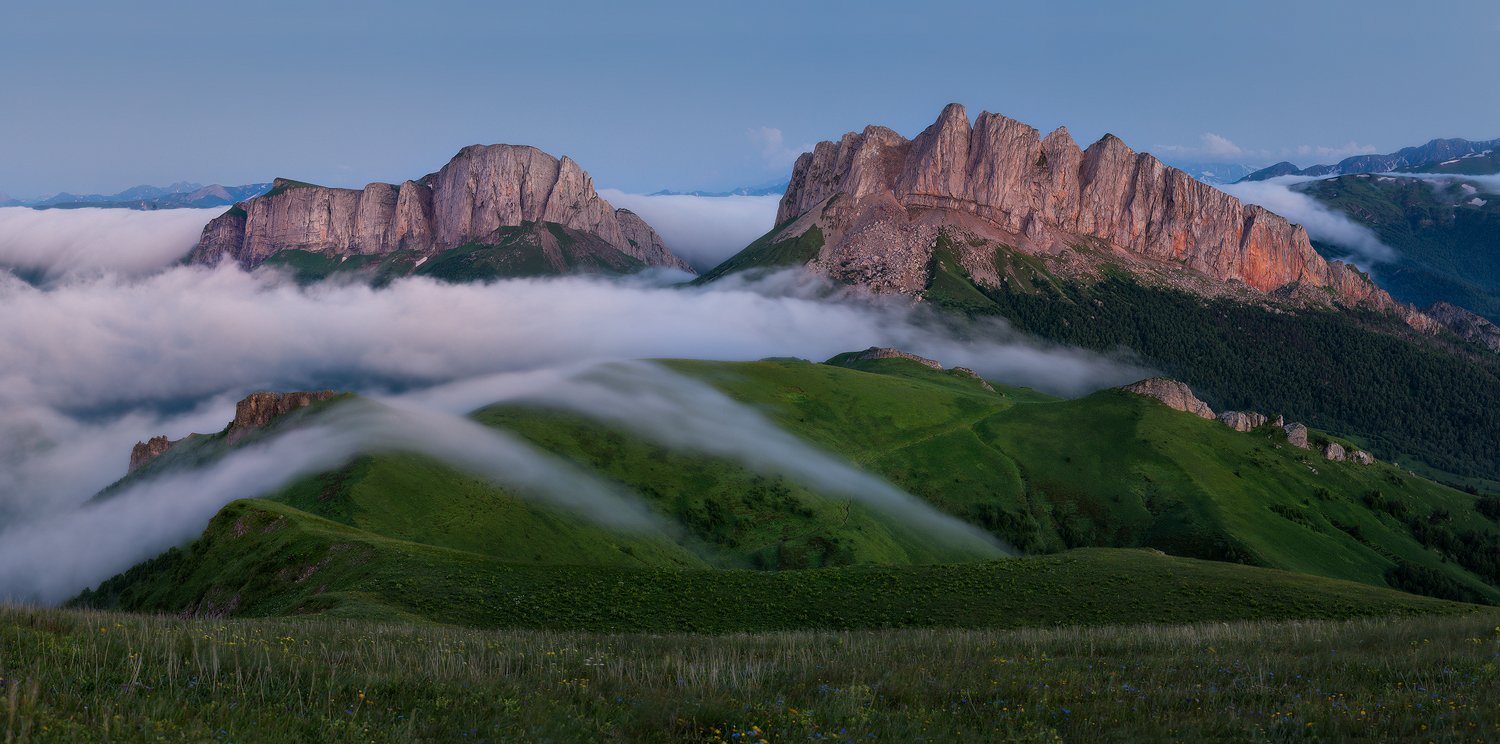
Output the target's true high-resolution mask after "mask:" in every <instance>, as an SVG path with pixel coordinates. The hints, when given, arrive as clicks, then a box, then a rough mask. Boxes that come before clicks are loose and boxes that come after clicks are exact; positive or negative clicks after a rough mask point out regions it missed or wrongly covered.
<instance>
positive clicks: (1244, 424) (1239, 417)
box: [1219, 411, 1266, 431]
mask: <svg viewBox="0 0 1500 744" xmlns="http://www.w3.org/2000/svg"><path fill="white" fill-rule="evenodd" d="M1219 423H1222V424H1224V425H1225V426H1227V427H1229V428H1231V429H1234V430H1235V431H1254V430H1255V429H1257V428H1259V427H1260V426H1261V425H1263V424H1265V423H1266V417H1265V416H1262V415H1261V414H1259V413H1256V412H1254V411H1223V412H1221V413H1220V414H1219Z"/></svg>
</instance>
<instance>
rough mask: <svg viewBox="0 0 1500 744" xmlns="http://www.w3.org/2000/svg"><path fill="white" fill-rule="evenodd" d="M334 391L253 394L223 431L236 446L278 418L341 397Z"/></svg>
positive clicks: (239, 405) (237, 404)
mask: <svg viewBox="0 0 1500 744" xmlns="http://www.w3.org/2000/svg"><path fill="white" fill-rule="evenodd" d="M338 395H339V393H337V392H335V391H333V390H319V391H317V392H310V393H309V392H296V393H269V392H268V393H251V394H250V395H248V396H246V397H245V399H244V400H241V401H240V402H239V403H236V404H235V406H234V420H233V421H230V422H229V428H227V429H225V430H224V435H225V440H226V441H228V442H229V443H230V444H234V443H236V442H238V441H240V440H241V439H244V438H245V436H246V435H247V434H249V433H250V432H252V431H255V430H256V429H261V428H264V427H265V425H266V424H269V423H271V421H272V420H273V419H275V418H276V417H278V416H283V415H286V414H288V413H291V412H292V411H295V410H297V409H298V408H306V407H308V406H310V405H312V404H314V403H317V402H318V401H323V400H328V399H330V398H333V397H336V396H338Z"/></svg>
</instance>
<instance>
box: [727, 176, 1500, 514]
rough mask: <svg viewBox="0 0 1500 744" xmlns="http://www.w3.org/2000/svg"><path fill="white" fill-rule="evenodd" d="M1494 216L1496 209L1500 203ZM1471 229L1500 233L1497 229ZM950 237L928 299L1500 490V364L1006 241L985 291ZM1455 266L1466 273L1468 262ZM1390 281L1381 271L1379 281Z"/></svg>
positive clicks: (942, 245)
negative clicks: (1142, 366)
mask: <svg viewBox="0 0 1500 744" xmlns="http://www.w3.org/2000/svg"><path fill="white" fill-rule="evenodd" d="M1420 188H1422V189H1426V188H1427V187H1426V186H1422V187H1420ZM1486 209H1490V210H1494V209H1500V198H1496V199H1493V200H1491V202H1490V204H1489V206H1488V207H1487V208H1486ZM1470 211H1474V210H1470ZM1464 219H1468V218H1467V217H1461V218H1460V222H1462V220H1464ZM1484 219H1486V220H1488V219H1489V218H1488V217H1485V218H1484ZM1491 221H1493V220H1491ZM1486 225H1488V223H1486ZM1470 227H1471V228H1473V226H1470ZM1465 229H1466V230H1467V231H1468V232H1470V233H1472V232H1474V231H1475V230H1478V232H1479V233H1483V234H1485V235H1492V234H1497V232H1500V229H1495V226H1493V225H1490V226H1486V227H1483V228H1482V229H1481V228H1473V229H1469V228H1465ZM775 234H777V233H776V231H773V232H772V233H768V234H767V235H766V236H764V237H762V238H761V239H760V240H758V241H756V243H755V244H753V245H752V246H751V247H749V248H747V249H746V250H745V251H743V252H742V253H741V254H739V255H737V256H736V257H735V258H732V259H730V260H729V261H727V262H725V263H724V264H723V265H721V266H719V267H717V268H715V269H714V270H712V271H710V272H708V273H706V274H704V275H703V277H701V278H700V279H699V281H700V282H705V281H712V280H714V279H717V278H721V277H723V276H726V275H728V274H731V273H734V272H736V271H742V270H744V269H745V266H742V265H741V264H747V265H749V264H753V261H754V259H755V258H756V257H757V256H760V255H762V254H764V253H766V251H767V246H766V243H767V241H769V239H770V237H771V236H773V235H775ZM1466 234H1467V233H1466ZM949 240H950V238H949V237H948V236H946V235H943V236H940V238H939V241H938V245H937V247H936V250H935V251H934V255H933V260H932V262H931V264H930V266H929V283H928V286H927V288H926V290H925V292H924V297H925V298H926V299H927V300H928V301H930V302H931V303H932V304H933V305H935V306H938V307H942V308H944V309H946V310H949V311H951V312H953V313H955V314H959V315H968V316H1001V317H1004V318H1006V319H1007V320H1009V321H1010V322H1011V323H1012V324H1013V325H1015V326H1016V327H1017V328H1018V329H1020V330H1022V331H1024V332H1026V333H1029V334H1032V335H1035V336H1039V337H1042V338H1045V339H1048V340H1051V341H1057V342H1061V343H1066V344H1069V345H1076V346H1082V347H1085V348H1090V349H1097V350H1100V351H1106V352H1116V351H1119V350H1121V349H1129V350H1131V351H1132V352H1134V353H1135V354H1136V355H1138V356H1139V357H1140V358H1142V359H1143V360H1145V361H1146V362H1147V363H1149V364H1151V365H1153V366H1155V367H1157V368H1158V369H1161V370H1163V371H1165V372H1166V373H1167V374H1170V375H1172V376H1174V377H1177V378H1179V379H1183V380H1185V381H1187V382H1188V383H1189V384H1191V385H1192V386H1193V388H1194V389H1195V390H1196V391H1197V392H1198V393H1199V395H1201V396H1203V397H1204V398H1205V399H1206V400H1208V401H1209V403H1210V404H1211V405H1213V406H1214V407H1215V408H1229V409H1238V410H1260V411H1270V412H1281V413H1284V414H1286V415H1287V416H1288V417H1290V418H1292V419H1295V420H1301V421H1305V422H1307V423H1308V424H1310V425H1313V426H1317V427H1319V428H1322V429H1326V430H1329V431H1338V432H1341V433H1343V434H1345V435H1347V436H1350V437H1352V438H1354V439H1356V441H1358V442H1360V444H1361V445H1362V446H1363V447H1364V448H1366V449H1370V450H1372V451H1374V452H1375V453H1376V454H1377V455H1378V456H1380V457H1382V458H1385V459H1390V460H1396V461H1399V462H1401V463H1402V464H1403V465H1405V466H1407V467H1409V468H1412V469H1415V470H1418V471H1420V472H1423V473H1428V474H1431V475H1433V476H1434V477H1438V478H1442V479H1444V480H1448V481H1459V482H1465V483H1471V484H1475V485H1480V486H1487V487H1491V488H1500V361H1497V360H1496V359H1495V358H1494V356H1493V355H1491V354H1489V353H1488V352H1485V351H1483V350H1480V349H1478V348H1477V347H1474V348H1470V347H1467V346H1464V345H1463V344H1462V343H1461V342H1459V341H1457V340H1456V339H1447V340H1433V339H1430V338H1427V337H1418V336H1415V335H1414V334H1413V333H1412V332H1411V331H1410V329H1409V328H1407V327H1405V326H1404V325H1403V324H1401V323H1399V322H1398V321H1396V320H1394V319H1393V318H1392V317H1390V316H1385V315H1380V314H1375V313H1368V312H1360V311H1347V310H1346V311H1337V312H1335V311H1324V310H1317V309H1308V308H1303V309H1297V310H1295V311H1291V312H1288V311H1287V309H1284V308H1276V309H1270V310H1268V309H1267V308H1264V307H1261V306H1258V305H1250V304H1244V303H1240V302H1235V301H1232V300H1205V299H1204V298H1202V297H1200V296H1198V295H1194V294H1190V293H1187V292H1183V291H1179V290H1175V289H1170V288H1164V287H1155V286H1148V285H1144V284H1141V283H1139V282H1137V281H1135V280H1133V279H1132V278H1131V277H1130V276H1129V275H1128V274H1124V273H1122V272H1119V271H1106V275H1105V277H1104V278H1103V279H1102V280H1094V281H1087V282H1077V281H1069V280H1064V279H1061V278H1059V277H1056V276H1053V275H1051V274H1049V272H1048V271H1047V270H1046V268H1045V267H1044V266H1043V265H1042V264H1041V263H1040V262H1038V261H1037V260H1036V259H1034V258H1033V257H1031V256H1027V255H1025V254H1023V253H1020V252H1017V251H1015V250H1012V249H1010V248H1008V247H1006V246H1004V245H999V244H995V245H994V254H995V266H996V270H997V272H998V274H999V276H1000V278H1001V283H1000V286H999V287H997V288H987V287H980V286H978V285H976V284H975V283H974V282H973V281H972V280H971V279H970V277H968V276H967V274H966V272H965V271H964V269H963V267H962V266H961V265H960V264H959V262H958V260H957V252H956V250H955V249H954V246H952V245H951V244H950V243H949ZM1437 242H1438V243H1442V242H1443V241H1442V240H1438V241H1437ZM1491 242H1492V241H1491ZM778 245H784V244H778ZM1486 245H1488V243H1486ZM1075 250H1082V251H1088V250H1090V249H1089V248H1088V247H1086V246H1078V247H1076V248H1075ZM1486 250H1487V249H1486ZM1496 256H1500V254H1496V253H1495V252H1493V251H1489V252H1488V253H1486V254H1485V256H1484V257H1483V258H1482V260H1477V262H1476V263H1475V267H1476V268H1475V269H1473V270H1474V271H1475V272H1477V274H1479V275H1484V274H1485V273H1486V272H1488V271H1489V270H1488V269H1486V268H1484V267H1485V266H1488V265H1489V264H1491V263H1493V262H1494V260H1495V257H1496ZM787 260H790V258H788V259H787ZM806 260H808V258H807V257H802V258H801V262H803V263H805V262H806ZM1104 260H1105V261H1106V262H1107V260H1108V259H1107V258H1105V259H1104ZM1457 264H1458V266H1459V268H1458V269H1456V271H1457V273H1458V275H1462V274H1463V268H1462V266H1463V262H1462V261H1459V262H1457ZM1388 278H1389V277H1388V276H1387V274H1386V273H1382V275H1381V280H1382V281H1383V282H1384V281H1386V280H1387V279H1388ZM1465 281H1467V279H1465ZM1459 304H1465V303H1462V302H1460V303H1459ZM1468 306H1470V307H1473V308H1475V309H1482V308H1480V307H1479V305H1478V304H1476V303H1472V302H1471V303H1468ZM1413 381H1417V382H1416V383H1415V384H1414V382H1413Z"/></svg>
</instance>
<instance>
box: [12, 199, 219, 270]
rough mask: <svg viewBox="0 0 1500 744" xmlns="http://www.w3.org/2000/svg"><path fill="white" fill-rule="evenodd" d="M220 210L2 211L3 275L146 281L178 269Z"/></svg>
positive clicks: (21, 208)
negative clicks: (117, 277) (175, 266)
mask: <svg viewBox="0 0 1500 744" xmlns="http://www.w3.org/2000/svg"><path fill="white" fill-rule="evenodd" d="M223 212H224V210H223V209H222V208H218V209H161V210H155V211H137V210H134V209H96V208H87V209H29V208H27V207H3V208H0V269H12V270H15V271H16V272H17V273H19V274H22V275H29V276H35V277H36V278H37V279H39V280H40V281H42V282H55V281H57V280H60V279H67V278H74V277H81V276H95V275H98V274H102V273H106V272H108V273H114V274H120V275H125V276H140V275H144V274H147V273H150V272H154V271H158V270H160V269H163V268H165V267H167V266H170V265H171V264H173V263H176V262H177V261H178V260H179V259H181V258H182V257H183V256H186V255H187V254H188V251H191V250H192V249H193V246H195V245H197V243H198V236H199V235H200V234H201V233H202V232H203V226H204V225H206V224H208V221H209V220H211V219H213V218H214V217H217V216H219V215H220V214H223Z"/></svg>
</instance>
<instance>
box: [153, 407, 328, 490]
mask: <svg viewBox="0 0 1500 744" xmlns="http://www.w3.org/2000/svg"><path fill="white" fill-rule="evenodd" d="M339 395H342V393H338V392H335V391H332V390H319V391H316V392H293V393H270V392H262V393H251V394H250V395H248V396H246V397H245V398H244V399H243V400H241V401H240V402H239V403H236V404H235V406H234V419H233V420H232V421H230V422H229V425H228V426H227V427H225V428H224V430H223V433H224V441H225V443H226V444H231V445H232V444H235V443H237V442H239V441H240V440H242V439H244V438H245V437H246V436H248V435H249V434H250V433H251V432H253V431H256V430H258V429H262V428H265V426H266V425H268V424H270V423H271V422H272V421H274V420H275V419H276V418H277V417H279V416H283V415H285V414H288V413H291V412H292V411H295V410H297V409H299V408H306V407H308V406H310V405H312V404H313V403H316V402H318V401H323V400H330V399H332V398H336V397H338V396H339ZM188 436H189V437H196V436H198V435H196V434H190V435H188ZM182 441H184V440H183V439H177V440H169V439H167V438H166V437H164V436H158V437H152V438H151V439H149V440H147V441H144V442H136V444H135V447H134V448H132V449H131V450H130V469H129V470H128V471H127V472H130V473H134V472H135V471H137V470H139V469H140V468H142V467H143V466H145V465H146V464H147V463H150V462H152V461H154V460H156V458H158V457H161V456H162V455H164V454H166V453H167V451H168V450H170V449H172V447H174V446H176V445H177V444H179V443H181V442H182Z"/></svg>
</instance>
